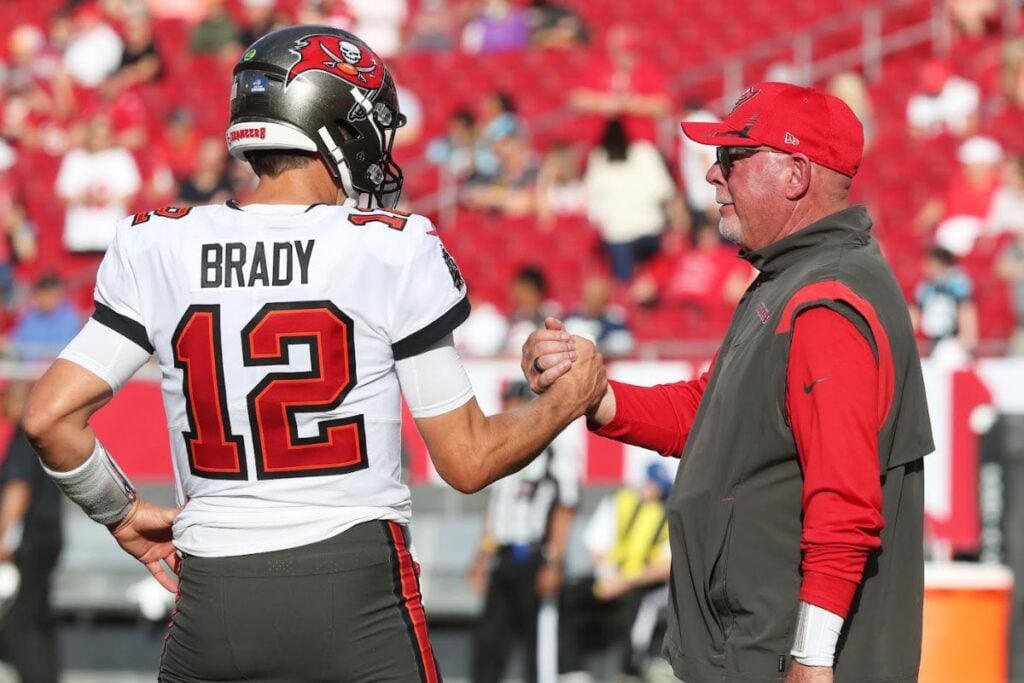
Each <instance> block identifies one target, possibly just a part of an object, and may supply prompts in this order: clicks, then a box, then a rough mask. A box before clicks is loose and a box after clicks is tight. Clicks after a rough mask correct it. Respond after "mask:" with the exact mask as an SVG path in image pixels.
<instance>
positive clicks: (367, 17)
mask: <svg viewBox="0 0 1024 683" xmlns="http://www.w3.org/2000/svg"><path fill="white" fill-rule="evenodd" d="M345 4H346V5H347V6H348V10H349V11H350V12H351V13H352V18H353V20H354V26H353V27H352V29H351V30H352V32H353V33H355V34H356V35H358V36H359V37H360V38H362V39H363V40H365V41H366V42H367V43H368V44H370V45H373V49H374V51H375V52H376V53H377V54H378V55H380V56H381V57H383V58H385V59H387V58H388V57H393V56H394V55H397V54H398V53H399V52H400V51H401V50H402V26H403V25H404V24H405V19H406V17H407V16H408V14H409V7H408V2H407V0H347V2H346V3H345ZM395 80H396V81H397V80H398V79H397V78H396V79H395ZM399 102H401V99H399ZM402 107H403V109H402V111H405V109H404V107H405V103H404V102H402Z"/></svg>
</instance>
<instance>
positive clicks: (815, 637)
mask: <svg viewBox="0 0 1024 683" xmlns="http://www.w3.org/2000/svg"><path fill="white" fill-rule="evenodd" d="M842 630H843V618H842V617H841V616H839V615H838V614H835V613H833V612H829V611H828V610H827V609H824V608H822V607H818V606H817V605H811V604H809V603H806V602H803V601H802V600H801V601H800V609H799V611H798V612H797V618H796V637H795V638H794V639H793V649H792V650H790V652H789V654H791V655H793V658H794V659H796V661H798V662H800V663H801V664H803V665H804V666H832V663H833V662H834V661H835V656H836V643H838V642H839V633H840V632H841V631H842Z"/></svg>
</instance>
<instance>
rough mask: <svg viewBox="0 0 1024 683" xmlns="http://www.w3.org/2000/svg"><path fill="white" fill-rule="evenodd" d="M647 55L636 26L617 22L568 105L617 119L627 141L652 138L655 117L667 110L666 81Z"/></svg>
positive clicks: (655, 130)
mask: <svg viewBox="0 0 1024 683" xmlns="http://www.w3.org/2000/svg"><path fill="white" fill-rule="evenodd" d="M647 54H648V50H647V49H645V46H644V44H643V40H642V38H641V36H640V34H639V32H638V31H636V29H634V28H632V27H630V26H627V25H618V26H615V27H613V28H612V29H611V30H609V31H608V37H607V42H606V51H605V56H603V57H599V58H597V59H595V60H594V61H593V63H592V64H591V65H590V68H589V69H588V70H587V73H586V74H585V75H584V77H583V79H582V83H581V85H580V86H579V87H577V88H575V89H574V90H573V91H572V93H571V94H570V103H571V105H572V107H573V108H574V109H575V110H576V111H579V112H581V113H585V114H596V115H598V116H600V117H601V118H603V119H614V118H621V119H622V120H623V122H624V124H625V126H626V131H627V133H628V134H629V139H631V140H648V141H651V142H653V141H656V140H657V139H658V132H657V122H658V119H660V118H661V117H663V116H665V115H667V114H668V112H669V108H670V101H669V97H668V92H669V84H668V80H667V79H666V77H665V76H664V74H662V72H661V71H660V69H659V68H658V67H657V65H656V64H652V63H651V62H650V61H649V60H646V61H645V59H644V57H645V55H647Z"/></svg>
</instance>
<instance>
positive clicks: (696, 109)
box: [679, 97, 718, 225]
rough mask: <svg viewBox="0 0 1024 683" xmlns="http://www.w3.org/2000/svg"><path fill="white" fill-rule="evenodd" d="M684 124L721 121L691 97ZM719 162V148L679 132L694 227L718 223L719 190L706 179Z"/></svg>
mask: <svg viewBox="0 0 1024 683" xmlns="http://www.w3.org/2000/svg"><path fill="white" fill-rule="evenodd" d="M682 121H683V123H689V122H693V121H697V122H700V121H704V122H717V121H718V117H717V116H715V115H714V114H713V113H711V112H710V111H708V110H707V109H706V108H705V106H704V102H703V101H702V100H700V99H698V98H695V97H691V98H689V99H687V100H686V102H685V103H684V104H683V115H682ZM714 163H715V149H714V148H713V147H708V146H707V145H698V144H697V143H696V142H694V141H693V140H691V139H690V138H688V137H686V136H685V135H683V131H682V129H680V130H679V176H680V178H682V181H683V192H684V193H685V199H686V208H687V209H688V210H689V212H690V222H691V224H693V225H701V224H703V223H709V222H710V223H717V222H718V204H717V203H716V202H715V187H714V186H713V185H711V184H710V183H709V182H707V181H706V180H704V176H705V175H706V174H707V172H708V169H709V168H711V165H712V164H714Z"/></svg>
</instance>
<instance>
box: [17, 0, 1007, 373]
mask: <svg viewBox="0 0 1024 683" xmlns="http://www.w3.org/2000/svg"><path fill="white" fill-rule="evenodd" d="M19 5H24V7H23V9H24V10H25V11H24V13H19V14H18V15H14V14H7V15H5V17H4V19H3V20H2V22H0V41H2V44H0V227H2V229H3V230H2V232H3V235H4V238H3V239H0V303H2V304H3V308H4V317H3V320H2V324H0V327H2V328H3V329H4V330H6V331H7V332H8V334H7V338H11V335H10V334H9V332H10V331H11V330H13V329H14V328H13V326H14V325H15V324H16V323H17V322H18V319H19V318H20V317H21V316H22V315H23V312H24V311H25V310H26V309H27V308H29V307H31V306H33V305H34V304H33V303H32V301H33V300H34V299H35V298H36V297H35V294H34V292H35V291H36V288H37V286H38V285H39V284H40V283H41V282H43V281H44V280H46V281H57V282H59V283H60V284H61V287H62V288H65V287H66V288H67V290H66V292H67V297H66V300H67V301H70V302H71V304H73V305H74V306H77V307H79V308H80V309H82V310H87V309H88V306H89V304H90V302H89V299H90V287H91V281H92V277H93V275H94V273H95V268H96V265H97V264H98V260H99V258H100V256H101V254H102V252H103V250H104V249H105V248H106V246H107V245H108V243H109V241H110V239H111V235H112V228H113V224H114V222H115V221H116V220H117V219H118V218H119V217H122V216H124V215H128V214H130V213H133V212H138V211H145V210H149V209H153V208H156V207H159V206H163V205H193V204H202V203H210V202H221V201H224V200H226V199H228V198H230V197H235V198H238V199H240V200H244V199H245V196H246V194H247V192H248V191H249V190H251V188H252V183H253V177H252V175H251V172H250V171H249V170H248V168H247V167H246V166H245V165H243V164H240V163H238V162H236V161H234V160H232V159H230V158H229V157H228V155H227V154H226V151H225V147H224V144H223V137H222V136H223V127H224V123H225V121H226V120H227V104H228V98H227V95H226V84H227V83H228V82H229V75H230V70H231V68H232V66H233V64H234V63H235V61H236V60H237V59H238V57H239V56H240V54H241V52H242V50H243V49H244V46H245V45H247V44H249V43H250V42H252V41H254V40H255V39H257V38H258V37H260V36H261V35H263V34H265V33H266V32H268V31H270V30H272V29H274V28H276V27H279V26H283V25H286V24H290V23H294V22H305V23H319V24H329V25H332V26H336V27H339V28H344V29H347V30H351V31H353V32H355V33H356V34H358V35H359V36H361V37H362V38H363V39H365V40H366V41H367V42H368V43H369V44H370V45H372V46H373V47H374V49H375V50H376V51H377V52H379V53H380V54H381V55H382V56H383V57H385V59H387V60H388V62H389V64H391V65H392V67H393V70H394V71H395V73H396V80H397V81H398V83H399V97H400V102H401V106H402V108H403V110H404V111H405V112H406V114H407V116H408V118H409V121H410V123H409V125H408V126H406V127H405V128H404V129H403V130H402V131H401V133H400V135H399V137H398V138H397V141H396V145H397V147H398V150H397V152H396V156H397V158H398V160H399V162H400V163H401V164H402V165H403V166H404V167H405V168H406V170H407V176H408V177H409V181H408V183H407V192H406V195H405V200H404V201H405V203H406V204H407V208H411V209H413V210H419V211H425V212H427V213H428V214H430V215H431V216H432V217H433V218H435V220H436V221H437V222H438V223H439V227H440V228H441V229H442V230H445V231H450V232H445V239H446V242H447V243H448V244H449V248H450V249H451V250H452V252H453V253H454V254H455V256H456V258H458V259H459V260H460V262H461V261H463V260H464V259H465V260H468V261H469V262H470V263H469V265H468V267H466V266H464V270H466V271H467V276H468V277H469V281H470V284H471V288H472V289H473V291H474V306H475V309H476V312H475V313H474V318H473V319H472V320H471V321H470V323H469V324H468V325H467V329H466V331H465V332H464V334H463V335H462V336H463V337H464V341H463V342H462V343H463V349H464V350H465V351H466V352H467V353H470V354H478V355H493V354H501V353H504V352H515V351H517V345H518V344H520V343H521V341H522V338H523V337H524V334H523V330H525V329H528V328H529V327H530V326H532V325H536V324H538V322H541V321H542V320H543V318H544V317H545V316H546V315H551V314H555V315H564V316H568V318H569V322H570V325H571V329H574V330H575V331H579V332H583V333H587V334H589V335H591V336H594V337H595V338H597V339H598V340H599V342H600V344H601V347H602V351H603V352H605V353H606V354H608V355H612V356H615V355H627V354H631V353H637V352H638V345H641V346H642V345H643V344H644V343H645V342H647V341H650V340H652V339H659V338H669V339H671V338H678V337H682V338H705V339H709V340H711V339H715V338H717V337H719V336H720V335H721V333H722V332H723V331H724V326H725V325H726V324H727V322H728V319H729V314H730V311H731V309H732V307H733V306H734V305H735V303H736V302H737V301H738V299H739V297H740V296H741V295H742V292H743V291H744V289H745V287H746V285H747V284H749V282H750V281H751V280H752V278H753V276H754V272H753V271H752V269H751V268H750V267H749V266H747V265H746V263H745V262H744V261H742V260H739V259H737V258H735V249H734V248H733V247H731V246H730V245H727V244H724V243H723V242H722V241H721V239H720V238H719V237H718V234H717V230H716V229H715V228H716V224H717V205H716V203H715V197H714V190H713V188H711V187H710V186H709V185H708V184H707V183H706V182H705V181H704V174H705V173H706V171H707V169H708V168H709V167H710V165H711V164H712V163H713V162H714V156H713V150H711V149H709V148H703V147H701V146H698V145H695V144H693V143H690V142H688V141H687V140H685V139H683V138H682V136H681V135H680V134H679V132H678V131H679V129H678V122H679V121H680V120H691V121H698V120H703V121H711V120H715V119H716V117H717V116H720V115H722V114H724V113H725V112H724V110H723V109H724V108H726V107H728V100H730V99H731V96H732V95H731V94H728V95H727V96H726V97H725V98H724V99H719V96H721V95H722V93H721V91H720V88H719V90H718V91H713V90H712V89H709V88H707V87H685V86H681V83H682V81H680V75H681V72H682V71H683V70H682V69H680V68H677V67H675V66H673V65H671V64H668V63H665V62H663V61H660V60H659V59H658V58H657V54H658V53H656V52H655V51H654V50H652V46H651V45H650V44H649V41H648V40H647V38H646V35H645V32H644V25H643V20H642V18H638V19H637V20H636V21H633V20H630V21H626V20H624V19H622V18H620V17H618V16H617V15H614V12H611V13H609V12H606V11H604V10H602V11H601V12H598V11H597V8H598V7H604V6H605V5H608V7H612V6H613V5H614V3H610V2H603V1H602V2H599V3H583V2H579V1H578V0H529V1H527V0H174V1H157V0H41V1H40V2H36V3H32V4H31V6H30V5H29V3H19ZM605 9H608V8H605ZM808 11H809V12H812V11H811V10H808ZM828 11H829V10H828V8H826V7H824V6H822V9H821V10H820V12H821V13H822V15H824V14H826V13H827V12H828ZM929 11H930V10H929ZM943 11H944V12H945V18H946V19H947V20H948V27H949V29H950V31H951V35H952V40H951V48H950V50H949V51H948V54H945V55H943V56H942V57H934V56H932V55H931V50H930V47H929V48H927V49H925V48H922V50H921V51H919V52H918V53H913V54H908V55H906V57H905V58H903V59H902V60H901V59H900V58H898V57H892V58H890V64H887V66H886V69H884V70H883V71H882V74H881V76H880V77H879V78H876V79H872V80H871V81H868V80H866V79H865V77H864V76H863V75H861V74H860V73H859V72H857V71H844V72H842V73H839V74H836V75H834V76H832V77H830V78H828V79H826V80H825V81H823V82H821V83H819V85H820V86H821V87H825V88H827V89H829V90H830V91H831V92H833V93H834V94H837V95H839V96H840V97H842V98H843V99H844V100H846V101H847V102H848V103H849V104H850V105H851V106H852V107H853V109H854V110H855V111H856V112H857V113H858V115H859V116H860V117H861V119H862V121H863V123H864V126H865V131H866V135H867V140H868V151H867V157H866V159H865V163H864V166H863V168H864V172H862V174H861V177H860V178H858V181H857V183H855V191H856V192H858V193H859V194H858V195H857V198H858V199H860V200H861V201H864V202H865V203H867V204H869V206H870V207H871V209H872V212H873V215H874V216H875V219H876V221H877V223H878V225H877V229H876V234H877V235H878V236H879V237H880V239H881V240H882V242H883V246H884V247H885V248H886V249H887V250H888V251H889V252H890V258H891V259H892V260H893V262H894V268H895V269H896V271H897V276H898V277H899V278H900V280H901V282H902V283H903V285H904V287H905V291H906V294H907V298H908V302H910V303H911V304H912V305H913V306H914V310H915V320H917V321H918V322H919V330H920V335H921V340H922V344H923V345H925V346H926V348H928V349H929V350H930V349H931V348H933V347H934V348H942V349H944V350H943V351H942V354H943V357H946V358H949V359H951V360H953V361H955V362H960V361H959V360H957V359H960V360H962V359H964V358H967V357H970V355H971V354H974V353H977V352H982V353H992V352H995V353H1002V352H1004V351H1010V352H1018V351H1020V350H1022V349H1024V332H1021V330H1022V329H1024V236H1022V235H1021V231H1022V228H1024V155H1022V153H1024V126H1022V125H1021V124H1022V123H1024V38H1021V37H1019V36H1017V35H1012V34H1010V33H1008V32H1006V31H1005V30H1004V28H1003V23H1002V17H1001V16H1000V14H999V7H998V5H997V3H995V2H974V1H972V2H964V1H963V0H949V2H947V4H946V6H945V9H944V10H943ZM812 14H813V12H812ZM652 20H653V19H651V20H649V21H652ZM794 28H795V27H794ZM446 59H448V60H449V61H445V60H446ZM490 60H496V61H494V62H493V63H495V64H499V65H501V66H500V68H497V67H496V70H495V71H492V72H487V71H486V69H484V71H483V72H481V73H483V77H482V78H476V77H474V78H475V80H472V81H471V83H472V85H473V86H474V87H473V88H472V89H467V90H463V89H460V88H446V87H445V81H446V79H453V78H455V76H456V75H457V73H458V72H466V71H468V70H469V68H470V66H471V64H473V63H474V61H475V63H477V64H484V63H491V61H490ZM517 60H520V61H519V62H517ZM520 62H521V63H520ZM424 64H427V65H428V67H429V68H424V67H423V65H424ZM569 64H572V65H573V66H572V68H571V69H568V66H567V65H569ZM442 67H443V68H447V69H449V71H441V68H442ZM509 69H514V70H515V69H518V73H515V74H512V75H509V76H508V78H512V80H508V78H506V75H507V74H508V72H509ZM570 71H571V74H572V76H571V79H569V80H568V82H565V81H559V80H558V73H559V72H565V73H569V72H570ZM488 73H491V74H496V75H495V76H494V78H491V80H490V81H489V80H488V78H487V74H488ZM805 73H806V70H801V69H800V68H798V66H797V65H794V64H791V63H789V62H788V61H786V59H779V60H776V61H774V62H772V63H770V64H767V65H764V67H763V69H762V70H761V71H756V72H755V70H754V69H750V73H749V74H745V76H746V78H745V80H746V81H751V82H752V81H756V80H773V79H776V80H782V79H784V80H791V81H801V80H802V78H803V75H804V74H805ZM479 75H480V74H477V76H479ZM427 76H431V77H432V78H433V79H434V80H427ZM563 76H564V73H563ZM467 78H468V77H467ZM552 79H555V80H554V81H553V80H552ZM533 80H535V81H536V86H537V92H539V91H543V92H544V95H543V97H538V96H537V92H534V90H533V89H532V88H530V87H524V85H523V84H527V85H529V84H531V83H532V81H533ZM465 84H466V83H462V85H465ZM440 90H445V92H444V94H443V96H438V92H439V91H440ZM452 90H455V92H452ZM538 100H540V101H538ZM431 198H433V199H434V200H435V201H428V200H430V199H431ZM54 200H56V201H54ZM453 216H476V217H477V218H476V219H474V220H471V221H470V223H471V224H472V225H479V224H480V222H481V221H483V222H490V223H493V224H494V225H496V226H498V227H496V228H492V230H495V231H497V230H507V231H510V232H513V233H514V234H512V235H509V236H508V237H506V238H505V239H506V241H505V242H502V241H500V240H497V241H495V240H492V241H491V242H487V243H486V244H484V243H483V242H481V241H480V240H481V239H482V238H481V237H480V235H471V234H468V232H469V231H468V230H464V229H462V228H461V227H460V228H459V229H457V230H456V229H455V228H454V227H452V226H449V225H446V224H445V223H446V221H447V220H449V219H451V218H452V217H453ZM480 217H483V218H480ZM452 222H455V223H458V224H459V225H460V226H461V225H462V224H463V223H464V221H462V220H453V221H452ZM473 230H475V228H474V229H473ZM516 235H518V236H519V237H520V238H521V239H522V240H524V241H529V242H532V243H533V246H534V247H535V248H534V250H533V251H534V254H533V255H531V254H530V253H523V251H524V250H516V249H514V248H513V249H510V250H509V251H508V253H506V252H505V251H502V250H501V249H502V245H503V244H507V241H508V240H513V239H515V237H516ZM480 251H483V252H485V253H484V254H483V255H481V254H480V253H476V252H480ZM556 252H557V253H561V258H560V259H559V258H555V254H556ZM570 260H572V261H573V263H572V265H571V267H570V268H569V269H568V271H567V268H566V266H565V264H566V263H567V262H568V261H570ZM553 271H555V272H553ZM567 272H569V273H571V275H570V274H567ZM474 276H475V277H474ZM499 277H500V278H501V279H500V280H496V278H499ZM62 291H63V290H62ZM981 299H984V301H985V302H986V303H985V305H979V304H980V303H981V302H980V300H981ZM636 326H639V327H640V328H641V329H634V328H635V327H636ZM647 355H650V354H647Z"/></svg>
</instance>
